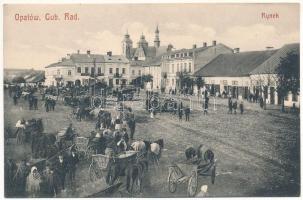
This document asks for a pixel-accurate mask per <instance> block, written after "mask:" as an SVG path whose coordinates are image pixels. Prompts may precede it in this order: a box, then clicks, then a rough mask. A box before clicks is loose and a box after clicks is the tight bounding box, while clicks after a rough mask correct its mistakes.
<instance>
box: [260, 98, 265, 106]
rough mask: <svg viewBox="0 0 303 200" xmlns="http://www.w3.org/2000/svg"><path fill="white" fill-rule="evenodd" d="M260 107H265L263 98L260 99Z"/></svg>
mask: <svg viewBox="0 0 303 200" xmlns="http://www.w3.org/2000/svg"><path fill="white" fill-rule="evenodd" d="M260 107H261V108H263V107H264V100H263V98H262V97H260Z"/></svg>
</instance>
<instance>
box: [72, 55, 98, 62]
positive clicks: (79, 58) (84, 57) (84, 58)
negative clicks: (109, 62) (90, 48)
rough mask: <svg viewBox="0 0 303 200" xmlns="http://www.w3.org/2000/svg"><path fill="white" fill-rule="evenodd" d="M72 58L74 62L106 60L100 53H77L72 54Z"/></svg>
mask: <svg viewBox="0 0 303 200" xmlns="http://www.w3.org/2000/svg"><path fill="white" fill-rule="evenodd" d="M70 58H71V60H72V61H73V62H74V63H93V62H94V60H95V59H96V62H97V63H101V62H104V56H103V55H100V54H77V53H74V54H72V55H71V57H70Z"/></svg>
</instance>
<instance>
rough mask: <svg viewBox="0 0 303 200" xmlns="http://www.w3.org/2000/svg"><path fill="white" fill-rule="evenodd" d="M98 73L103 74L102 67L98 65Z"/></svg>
mask: <svg viewBox="0 0 303 200" xmlns="http://www.w3.org/2000/svg"><path fill="white" fill-rule="evenodd" d="M98 75H101V67H98Z"/></svg>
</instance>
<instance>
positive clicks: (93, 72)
mask: <svg viewBox="0 0 303 200" xmlns="http://www.w3.org/2000/svg"><path fill="white" fill-rule="evenodd" d="M90 73H91V75H92V76H94V75H95V68H94V67H92V68H90Z"/></svg>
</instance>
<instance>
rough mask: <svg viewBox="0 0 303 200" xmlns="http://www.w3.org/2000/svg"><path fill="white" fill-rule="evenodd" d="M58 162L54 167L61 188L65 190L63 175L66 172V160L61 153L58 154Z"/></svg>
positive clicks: (64, 175)
mask: <svg viewBox="0 0 303 200" xmlns="http://www.w3.org/2000/svg"><path fill="white" fill-rule="evenodd" d="M58 158H59V159H58V164H57V167H56V174H57V175H58V178H59V181H60V185H61V189H62V190H63V191H65V177H66V172H67V162H66V160H65V159H63V155H59V157H58Z"/></svg>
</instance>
